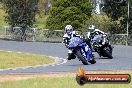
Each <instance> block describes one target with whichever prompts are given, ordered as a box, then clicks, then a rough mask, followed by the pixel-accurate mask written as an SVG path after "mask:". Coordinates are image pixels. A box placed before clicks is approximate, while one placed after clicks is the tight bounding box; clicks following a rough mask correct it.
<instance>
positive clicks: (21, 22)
mask: <svg viewBox="0 0 132 88" xmlns="http://www.w3.org/2000/svg"><path fill="white" fill-rule="evenodd" d="M38 1H39V0H2V3H3V5H4V9H5V12H6V13H7V16H6V17H5V21H6V22H8V23H9V25H11V26H12V27H15V26H19V27H22V32H23V35H24V34H25V30H26V28H27V27H31V26H33V23H34V22H35V15H36V13H37V8H38Z"/></svg>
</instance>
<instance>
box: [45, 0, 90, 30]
mask: <svg viewBox="0 0 132 88" xmlns="http://www.w3.org/2000/svg"><path fill="white" fill-rule="evenodd" d="M52 5H53V7H52V8H51V11H50V15H49V17H48V18H47V22H46V27H47V28H48V29H52V30H53V29H60V30H62V29H64V27H65V26H66V25H67V24H71V25H72V26H73V27H74V29H79V28H82V27H83V25H84V24H85V22H86V20H87V19H88V18H89V17H90V16H91V10H92V6H91V4H90V1H89V0H52Z"/></svg>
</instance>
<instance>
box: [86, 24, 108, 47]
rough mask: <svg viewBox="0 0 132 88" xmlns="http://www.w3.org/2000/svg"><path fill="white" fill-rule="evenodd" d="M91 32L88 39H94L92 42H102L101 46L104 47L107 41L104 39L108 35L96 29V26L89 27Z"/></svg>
mask: <svg viewBox="0 0 132 88" xmlns="http://www.w3.org/2000/svg"><path fill="white" fill-rule="evenodd" d="M89 29H90V32H88V38H89V39H92V40H100V44H102V45H104V44H105V42H107V41H106V39H105V38H104V37H106V36H107V35H106V33H105V32H103V31H101V30H99V29H96V27H95V25H90V26H89Z"/></svg>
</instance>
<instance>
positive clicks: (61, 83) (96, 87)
mask: <svg viewBox="0 0 132 88" xmlns="http://www.w3.org/2000/svg"><path fill="white" fill-rule="evenodd" d="M0 88H132V83H130V84H85V85H84V86H80V85H78V84H77V82H76V80H75V77H57V78H52V77H49V78H48V77H44V78H42V77H41V78H40V77H38V78H32V79H27V80H21V81H18V80H17V81H5V82H0Z"/></svg>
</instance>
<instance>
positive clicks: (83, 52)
mask: <svg viewBox="0 0 132 88" xmlns="http://www.w3.org/2000/svg"><path fill="white" fill-rule="evenodd" d="M67 47H68V48H69V49H70V50H71V51H72V53H73V54H74V55H75V56H76V57H77V58H78V59H79V61H81V62H82V63H83V64H84V65H88V62H89V63H91V64H95V63H96V61H95V59H94V57H93V55H92V51H91V49H90V48H89V46H88V45H87V44H86V43H85V42H84V41H83V40H82V39H81V38H79V37H73V38H71V39H70V42H69V44H68V46H67Z"/></svg>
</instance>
